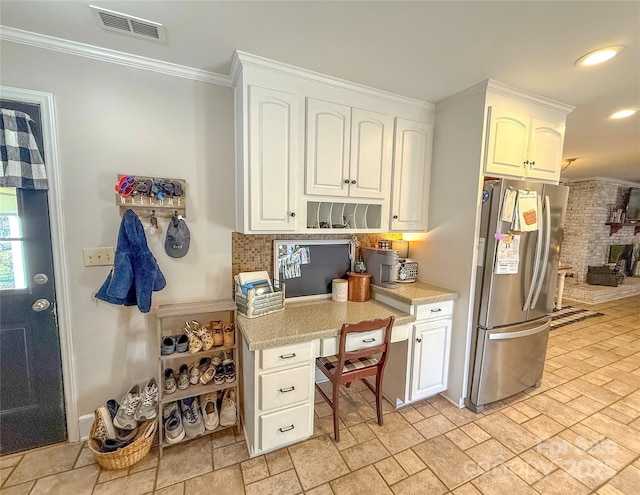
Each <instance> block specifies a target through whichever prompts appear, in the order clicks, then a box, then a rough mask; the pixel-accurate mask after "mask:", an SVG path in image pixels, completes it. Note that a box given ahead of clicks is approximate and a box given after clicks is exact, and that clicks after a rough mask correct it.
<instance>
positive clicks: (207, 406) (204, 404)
mask: <svg viewBox="0 0 640 495" xmlns="http://www.w3.org/2000/svg"><path fill="white" fill-rule="evenodd" d="M217 402H218V392H211V393H209V394H206V395H201V396H200V408H201V409H202V417H203V419H204V427H205V428H206V429H207V430H209V431H211V430H215V429H216V428H217V427H218V425H219V424H220V419H219V417H218V405H217Z"/></svg>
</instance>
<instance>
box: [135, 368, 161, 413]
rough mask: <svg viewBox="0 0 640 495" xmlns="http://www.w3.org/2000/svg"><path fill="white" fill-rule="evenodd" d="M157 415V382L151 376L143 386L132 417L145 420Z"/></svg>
mask: <svg viewBox="0 0 640 495" xmlns="http://www.w3.org/2000/svg"><path fill="white" fill-rule="evenodd" d="M157 415H158V382H156V379H155V378H151V379H150V380H149V381H148V382H147V384H146V385H145V386H144V390H143V391H142V394H141V397H140V403H139V404H138V409H136V413H135V415H134V418H135V419H136V421H146V420H148V419H153V418H155V417H156V416H157Z"/></svg>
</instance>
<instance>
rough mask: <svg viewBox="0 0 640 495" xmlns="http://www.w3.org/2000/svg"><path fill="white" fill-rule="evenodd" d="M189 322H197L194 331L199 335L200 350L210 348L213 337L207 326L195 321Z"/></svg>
mask: <svg viewBox="0 0 640 495" xmlns="http://www.w3.org/2000/svg"><path fill="white" fill-rule="evenodd" d="M191 323H192V324H193V325H195V324H196V323H197V326H196V330H195V332H196V335H197V336H198V337H200V340H202V350H203V351H208V350H209V349H211V348H212V347H213V337H211V331H210V330H209V328H208V327H207V326H206V325H200V323H198V322H197V321H192V322H191Z"/></svg>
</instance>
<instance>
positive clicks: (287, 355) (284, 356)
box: [280, 352, 296, 359]
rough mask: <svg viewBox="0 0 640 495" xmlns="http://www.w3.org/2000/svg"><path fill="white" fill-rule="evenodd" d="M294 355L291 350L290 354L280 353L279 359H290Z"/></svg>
mask: <svg viewBox="0 0 640 495" xmlns="http://www.w3.org/2000/svg"><path fill="white" fill-rule="evenodd" d="M294 357H296V353H295V352H292V353H291V354H281V355H280V359H291V358H294Z"/></svg>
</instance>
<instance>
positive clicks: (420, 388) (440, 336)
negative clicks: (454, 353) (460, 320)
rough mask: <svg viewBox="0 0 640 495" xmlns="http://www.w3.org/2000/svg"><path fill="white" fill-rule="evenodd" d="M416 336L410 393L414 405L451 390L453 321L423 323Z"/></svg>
mask: <svg viewBox="0 0 640 495" xmlns="http://www.w3.org/2000/svg"><path fill="white" fill-rule="evenodd" d="M413 332H414V334H413V355H412V357H411V391H410V393H409V400H410V401H412V402H413V401H416V400H420V399H424V398H425V397H430V396H432V395H434V394H437V393H438V392H442V391H443V390H446V389H447V375H448V372H449V344H450V341H451V319H444V320H438V321H432V322H428V323H419V324H417V325H414V327H413Z"/></svg>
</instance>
